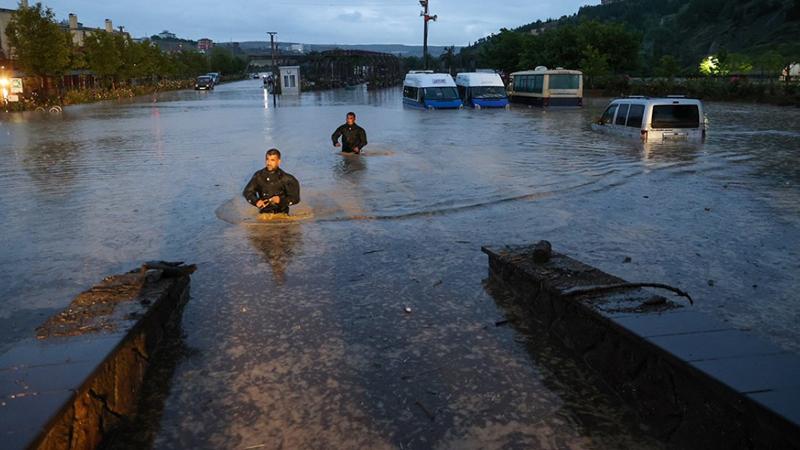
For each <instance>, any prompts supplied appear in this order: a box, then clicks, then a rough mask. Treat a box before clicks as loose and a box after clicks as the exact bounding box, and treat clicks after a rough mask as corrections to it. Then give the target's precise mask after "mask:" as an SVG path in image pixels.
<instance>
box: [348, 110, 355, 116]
mask: <svg viewBox="0 0 800 450" xmlns="http://www.w3.org/2000/svg"><path fill="white" fill-rule="evenodd" d="M347 115H348V116H353V118H355V117H356V113H354V112H353V111H350V112H349V113H347Z"/></svg>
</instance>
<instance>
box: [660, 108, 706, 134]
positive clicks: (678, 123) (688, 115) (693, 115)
mask: <svg viewBox="0 0 800 450" xmlns="http://www.w3.org/2000/svg"><path fill="white" fill-rule="evenodd" d="M652 123H653V128H657V129H658V128H698V127H699V126H700V110H699V109H698V108H697V105H656V106H653V122H652Z"/></svg>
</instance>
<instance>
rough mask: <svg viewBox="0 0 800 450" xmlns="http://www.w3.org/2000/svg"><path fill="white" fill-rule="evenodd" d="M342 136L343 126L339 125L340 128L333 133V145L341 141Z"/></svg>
mask: <svg viewBox="0 0 800 450" xmlns="http://www.w3.org/2000/svg"><path fill="white" fill-rule="evenodd" d="M340 137H342V126H339V128H337V129H336V131H334V132H333V134H332V135H331V139H332V140H333V145H336V144H338V143H339V138H340Z"/></svg>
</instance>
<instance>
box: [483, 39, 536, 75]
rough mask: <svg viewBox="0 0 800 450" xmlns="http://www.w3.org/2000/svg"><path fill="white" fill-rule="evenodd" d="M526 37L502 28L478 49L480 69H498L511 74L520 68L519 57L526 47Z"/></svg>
mask: <svg viewBox="0 0 800 450" xmlns="http://www.w3.org/2000/svg"><path fill="white" fill-rule="evenodd" d="M527 40H529V38H528V36H526V35H525V34H523V33H519V32H516V31H511V30H508V29H505V28H503V29H502V30H500V34H497V35H495V36H493V37H492V39H490V40H488V41H487V42H486V43H485V44H484V45H483V46H482V47H481V49H480V53H479V55H478V61H479V64H480V65H481V67H491V68H493V69H500V70H502V71H503V72H506V73H511V72H513V71H515V70H517V69H519V68H520V67H521V64H520V57H521V56H522V53H523V51H524V49H525V47H526V41H527Z"/></svg>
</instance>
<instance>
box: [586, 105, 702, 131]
mask: <svg viewBox="0 0 800 450" xmlns="http://www.w3.org/2000/svg"><path fill="white" fill-rule="evenodd" d="M705 117H706V116H705V111H704V110H703V103H702V102H701V101H700V100H697V99H690V98H685V97H681V96H670V97H665V98H648V97H627V98H619V99H616V100H612V101H611V103H609V104H608V107H606V110H605V111H604V112H603V115H602V116H601V117H600V119H598V120H597V122H595V123H594V124H592V129H593V130H595V131H601V132H607V133H610V134H615V135H619V136H627V137H636V138H640V139H642V140H643V141H645V142H663V141H670V140H695V141H697V140H702V139H703V138H705V136H706V118H705Z"/></svg>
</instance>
